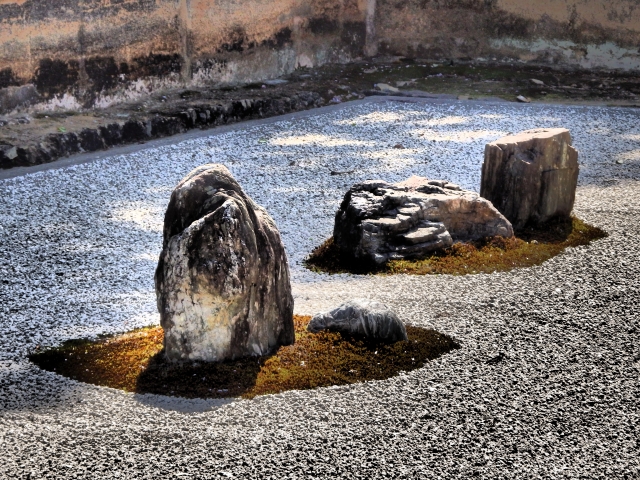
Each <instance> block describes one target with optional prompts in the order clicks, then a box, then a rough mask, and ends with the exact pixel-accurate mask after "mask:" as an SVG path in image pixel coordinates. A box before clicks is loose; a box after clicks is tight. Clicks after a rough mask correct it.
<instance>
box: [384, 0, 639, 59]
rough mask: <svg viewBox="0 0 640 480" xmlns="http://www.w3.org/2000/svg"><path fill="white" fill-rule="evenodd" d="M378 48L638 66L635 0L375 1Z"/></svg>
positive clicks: (449, 55)
mask: <svg viewBox="0 0 640 480" xmlns="http://www.w3.org/2000/svg"><path fill="white" fill-rule="evenodd" d="M375 19H376V20H375V29H376V35H377V44H376V47H377V50H378V52H380V53H387V54H396V55H407V56H414V57H422V58H449V59H456V58H458V59H477V58H478V57H496V58H498V59H499V60H501V59H503V58H505V57H508V58H516V59H520V60H526V61H537V62H541V63H546V64H565V65H574V66H580V67H585V68H594V67H604V68H611V69H634V70H635V69H640V1H639V0H535V1H532V0H377V4H376V15H375Z"/></svg>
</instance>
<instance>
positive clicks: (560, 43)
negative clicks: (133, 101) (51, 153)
mask: <svg viewBox="0 0 640 480" xmlns="http://www.w3.org/2000/svg"><path fill="white" fill-rule="evenodd" d="M376 53H380V54H392V55H403V56H409V57H418V58H429V59H449V58H450V59H477V58H479V57H484V58H494V57H495V58H497V59H499V60H502V59H504V58H512V59H513V58H515V59H520V60H526V61H536V62H541V63H546V64H566V65H576V66H582V67H586V68H593V67H605V68H622V69H630V70H640V0H608V1H607V0H536V1H532V0H56V1H51V0H0V113H4V112H7V111H10V110H12V109H14V108H16V107H18V106H21V105H27V104H34V103H35V104H37V105H38V106H39V108H54V107H56V106H60V107H65V108H72V109H79V108H88V107H94V106H97V107H106V106H108V105H111V104H114V103H118V102H121V101H123V100H127V99H130V98H138V97H144V96H145V95H148V94H149V93H150V92H153V91H158V90H161V89H164V88H169V87H176V86H186V87H189V86H203V85H209V84H212V85H220V84H225V83H236V82H251V81H259V80H263V79H266V78H269V77H277V76H280V75H282V74H285V73H288V72H290V71H292V70H293V69H295V68H296V67H298V66H315V65H319V64H323V63H326V62H347V61H349V60H352V59H354V58H357V57H359V56H362V55H367V56H372V55H375V54H376Z"/></svg>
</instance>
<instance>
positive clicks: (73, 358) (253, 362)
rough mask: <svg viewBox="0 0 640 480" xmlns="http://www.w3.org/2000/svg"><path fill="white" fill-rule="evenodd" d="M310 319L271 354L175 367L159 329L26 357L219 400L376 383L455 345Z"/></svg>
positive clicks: (136, 385)
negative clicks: (389, 339) (317, 324)
mask: <svg viewBox="0 0 640 480" xmlns="http://www.w3.org/2000/svg"><path fill="white" fill-rule="evenodd" d="M310 319H311V317H303V316H297V315H296V316H295V317H294V323H295V331H296V343H295V344H294V345H291V346H287V347H281V348H279V349H278V350H277V351H276V352H275V353H274V354H273V355H271V356H269V357H254V358H247V359H242V360H236V361H231V362H220V363H211V364H206V363H189V364H182V365H174V364H170V363H167V362H165V361H164V356H163V355H162V338H163V331H162V328H161V327H150V328H143V329H139V330H135V331H133V332H130V333H126V334H124V335H119V336H115V337H111V338H107V339H101V340H96V341H88V340H80V341H70V342H66V343H65V344H63V345H62V346H61V347H59V348H56V349H51V350H47V351H45V352H42V353H34V354H32V355H30V357H29V358H30V359H31V361H32V362H34V363H35V364H36V365H38V366H40V367H41V368H43V369H45V370H49V371H54V372H56V373H59V374H60V375H64V376H66V377H69V378H73V379H76V380H79V381H81V382H86V383H92V384H95V385H103V386H107V387H112V388H118V389H121V390H125V391H130V392H137V393H156V394H161V395H172V396H180V397H187V398H222V397H234V396H242V397H245V398H253V397H255V396H256V395H265V394H269V393H278V392H282V391H285V390H294V389H295V390H304V389H310V388H316V387H325V386H330V385H346V384H351V383H356V382H363V381H366V380H381V379H385V378H389V377H392V376H394V375H397V374H398V373H399V372H401V371H410V370H415V369H416V368H420V367H422V366H423V365H424V363H425V362H427V361H429V360H432V359H434V358H436V357H439V356H440V355H442V354H444V353H447V352H449V351H450V350H452V349H454V348H458V345H457V344H456V343H455V342H454V341H453V340H452V339H451V338H449V337H447V336H445V335H442V334H440V333H438V332H436V331H435V330H427V329H423V328H417V327H411V326H409V327H407V333H408V335H409V341H406V342H397V343H395V344H393V345H379V344H378V345H373V344H366V343H364V342H362V341H357V340H354V339H347V338H343V337H342V336H341V335H340V334H337V333H327V332H323V333H319V334H312V333H309V332H307V330H306V327H307V324H308V323H309V320H310Z"/></svg>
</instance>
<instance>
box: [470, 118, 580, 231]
mask: <svg viewBox="0 0 640 480" xmlns="http://www.w3.org/2000/svg"><path fill="white" fill-rule="evenodd" d="M578 173H579V168H578V151H577V150H576V149H575V148H573V147H572V146H571V134H570V133H569V130H567V129H566V128H542V129H534V130H526V131H524V132H521V133H518V134H517V135H512V136H507V137H503V138H501V139H499V140H496V141H495V142H492V143H489V144H488V145H487V146H486V148H485V151H484V163H483V164H482V180H481V187H480V195H482V196H483V197H485V198H486V199H488V200H489V201H491V202H492V203H493V205H494V206H495V207H496V208H497V209H498V210H499V211H500V212H501V213H503V214H504V216H505V217H507V218H508V219H509V221H510V222H511V223H512V224H513V227H514V228H515V229H516V230H518V229H521V228H523V227H524V226H525V225H527V224H528V223H542V222H545V221H547V220H549V219H551V218H553V217H568V216H569V215H570V214H571V210H572V209H573V203H574V201H575V198H576V186H577V185H578Z"/></svg>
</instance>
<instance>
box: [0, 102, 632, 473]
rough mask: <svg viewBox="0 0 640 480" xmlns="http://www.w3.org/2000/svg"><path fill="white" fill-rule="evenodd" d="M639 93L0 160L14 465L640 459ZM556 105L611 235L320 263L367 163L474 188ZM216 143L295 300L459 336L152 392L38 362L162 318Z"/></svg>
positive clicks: (542, 465)
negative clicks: (194, 193) (338, 265)
mask: <svg viewBox="0 0 640 480" xmlns="http://www.w3.org/2000/svg"><path fill="white" fill-rule="evenodd" d="M639 113H640V111H638V110H635V109H619V108H600V107H567V106H549V105H516V104H480V103H474V102H455V101H452V102H440V103H429V102H398V101H385V102H367V101H364V102H359V103H357V102H356V103H353V104H349V105H346V106H344V107H343V108H341V109H340V110H333V111H331V112H329V113H323V112H322V110H320V111H319V112H318V113H317V114H314V115H310V116H306V117H302V118H299V119H296V118H293V119H290V120H287V121H280V122H275V123H269V124H265V125H258V126H253V127H249V128H239V129H237V130H234V131H231V132H227V133H224V134H218V135H215V134H212V135H208V136H207V135H204V136H202V137H201V138H197V139H191V140H188V141H185V142H182V143H179V144H176V145H169V146H161V147H157V148H148V149H142V150H140V151H138V152H135V153H130V154H126V155H120V156H113V157H110V158H107V159H104V160H99V161H96V162H93V163H87V164H82V165H76V166H72V167H67V168H61V169H53V170H47V171H43V172H39V173H35V174H30V175H26V176H22V177H17V178H12V179H5V180H0V450H1V451H2V452H3V454H2V461H0V478H2V479H4V478H31V479H40V478H116V477H119V478H127V479H133V478H149V479H151V478H223V479H224V478H267V479H268V478H273V479H285V478H336V477H348V478H412V479H413V478H430V479H431V478H443V479H450V478H470V477H476V478H490V479H496V478H509V479H511V478H549V479H558V478H589V479H591V478H606V479H611V478H628V479H637V478H639V477H640V454H639V452H640V342H639V338H640V320H639V319H640V314H639V312H638V307H639V298H640V296H639V280H638V273H637V265H640V121H639V120H640V115H639ZM538 127H567V128H569V129H570V130H571V133H572V136H573V138H574V145H575V146H576V147H577V148H578V150H579V152H580V163H581V166H580V168H581V174H580V180H579V187H578V193H577V200H576V207H575V210H576V213H577V215H578V216H579V217H580V218H582V219H584V220H586V221H588V222H590V223H592V224H594V225H597V226H599V227H601V228H603V229H605V230H606V231H607V232H608V233H609V234H610V236H609V237H607V238H605V239H603V240H599V241H597V242H595V243H594V244H592V245H590V246H587V247H579V248H573V249H569V250H568V251H566V252H565V253H564V254H562V255H560V256H558V257H556V258H554V259H552V260H550V261H548V262H546V263H545V264H543V265H542V266H539V267H534V268H528V269H520V270H515V271H513V272H509V273H496V274H493V275H469V276H464V277H452V276H444V275H443V276H424V277H418V276H406V275H398V276H390V277H380V276H353V275H336V276H328V275H320V274H315V273H312V272H309V271H307V270H305V269H304V268H303V267H302V265H301V263H302V260H303V259H304V257H305V256H306V255H307V254H308V253H309V252H310V251H311V250H312V249H313V248H314V247H315V246H317V245H318V244H320V243H321V242H322V241H323V240H324V239H326V238H327V237H328V236H329V235H330V234H331V231H332V227H333V216H334V214H335V211H336V210H337V206H338V204H339V202H340V200H341V198H342V195H343V194H344V192H345V191H346V190H347V189H348V187H349V186H350V185H351V184H353V183H355V182H357V181H361V180H365V179H373V178H382V179H384V180H387V181H390V182H396V181H400V180H403V179H405V178H407V177H409V176H410V175H413V174H416V175H423V176H427V177H429V178H435V179H446V180H449V181H451V182H454V183H457V184H459V185H461V186H462V187H463V188H468V189H473V190H476V191H477V190H478V189H479V183H480V166H481V163H482V158H483V152H484V145H485V143H488V142H490V141H492V140H495V139H496V138H498V137H500V136H503V135H505V134H507V133H510V132H511V133H516V132H518V131H521V130H525V129H530V128H538ZM400 147H402V148H400ZM210 162H216V163H223V164H225V165H226V166H227V167H228V168H229V169H230V170H231V172H232V173H233V175H234V176H235V177H236V179H237V180H238V181H239V182H240V184H241V185H242V186H243V188H244V189H245V190H246V192H247V193H248V194H249V195H250V196H251V197H252V198H253V199H254V200H256V201H257V202H258V203H260V204H262V205H263V206H264V207H265V208H266V209H267V211H268V212H269V213H270V214H271V215H272V216H273V217H274V219H275V221H276V223H277V225H278V227H279V228H280V231H281V233H282V237H283V240H284V242H285V247H286V249H287V253H288V255H289V261H290V265H291V271H292V281H293V289H294V297H295V303H296V306H295V309H296V313H300V314H315V313H318V312H320V311H324V310H328V309H331V308H334V307H335V306H337V305H339V304H340V303H342V302H344V301H346V300H348V299H350V298H354V297H368V298H371V299H373V300H377V301H381V302H383V303H386V304H387V305H389V306H391V307H392V308H393V309H395V310H396V312H397V313H398V314H399V315H400V317H401V318H402V319H403V320H404V321H405V322H406V323H409V324H413V325H422V326H427V327H433V328H435V329H437V330H438V331H440V332H443V333H446V334H449V335H452V336H453V337H455V338H456V339H457V340H458V341H459V342H460V343H461V346H462V348H461V349H459V350H456V351H454V352H452V353H450V354H448V355H445V356H443V357H441V358H439V359H437V360H435V361H433V362H431V363H428V364H426V365H425V366H424V367H423V368H421V369H418V370H415V371H413V372H410V373H406V374H403V375H399V376H397V377H394V378H391V379H388V380H384V381H375V382H367V383H361V384H356V385H352V386H346V387H331V388H324V389H317V390H310V391H290V392H284V393H281V394H279V395H269V396H264V397H258V398H256V399H254V400H237V399H226V400H185V399H179V398H171V397H163V396H156V395H135V394H130V393H125V392H121V391H117V390H112V389H108V388H102V387H97V386H92V385H86V384H82V383H79V382H75V381H72V380H69V379H66V378H63V377H60V376H58V375H56V374H53V373H50V372H44V371H41V370H39V369H38V368H37V367H35V366H33V365H31V364H30V363H29V362H28V361H27V360H26V359H25V354H26V352H27V351H31V350H32V349H34V348H35V347H36V345H40V346H42V347H46V346H52V345H57V344H59V343H60V342H62V341H64V340H66V339H70V338H78V337H87V336H96V335H99V334H108V333H114V332H122V331H126V330H129V329H132V328H135V327H139V326H143V325H150V324H156V323H157V322H158V314H157V312H156V304H155V293H154V290H153V273H154V269H155V266H156V262H157V258H158V254H159V253H160V248H161V243H162V240H161V230H162V220H163V214H164V210H165V208H166V205H167V203H168V200H169V195H170V193H171V190H172V189H173V187H174V186H175V184H176V183H177V182H178V181H179V180H180V179H181V178H182V177H183V176H184V175H185V174H186V173H188V172H189V171H190V170H191V169H192V168H194V167H195V166H198V165H200V164H203V163H210ZM331 172H334V174H332V173H331ZM344 172H347V173H344ZM348 172H351V173H348ZM336 173H338V174H336Z"/></svg>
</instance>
